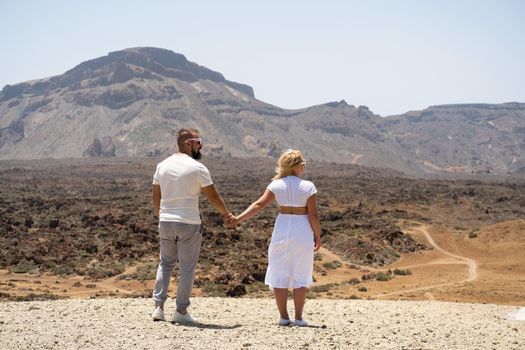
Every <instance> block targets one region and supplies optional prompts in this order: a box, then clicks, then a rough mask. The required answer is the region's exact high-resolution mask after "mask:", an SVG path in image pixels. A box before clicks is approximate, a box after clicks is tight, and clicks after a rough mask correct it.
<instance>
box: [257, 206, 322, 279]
mask: <svg viewBox="0 0 525 350" xmlns="http://www.w3.org/2000/svg"><path fill="white" fill-rule="evenodd" d="M313 265H314V233H313V231H312V227H311V226H310V221H309V220H308V216H307V215H292V214H279V215H278V216H277V219H276V220H275V226H274V228H273V233H272V240H271V242H270V246H269V248H268V270H267V271H266V277H265V280H264V283H266V284H267V285H269V286H270V288H301V287H308V286H310V285H311V284H312V283H313V279H312V273H313Z"/></svg>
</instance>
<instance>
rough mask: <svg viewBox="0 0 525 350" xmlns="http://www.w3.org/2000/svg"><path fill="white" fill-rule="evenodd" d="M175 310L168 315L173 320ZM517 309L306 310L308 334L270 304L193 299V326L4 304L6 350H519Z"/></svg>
mask: <svg viewBox="0 0 525 350" xmlns="http://www.w3.org/2000/svg"><path fill="white" fill-rule="evenodd" d="M173 307H174V305H173V303H170V304H169V305H167V307H166V308H167V312H168V314H169V315H170V316H171V312H172V311H173ZM516 309H517V308H516V307H512V306H502V305H492V304H485V305H482V304H461V303H447V302H438V301H421V302H414V301H364V300H309V301H308V302H307V305H306V310H305V314H306V318H307V319H308V320H309V321H310V327H308V328H299V327H292V326H290V327H279V326H277V325H276V324H275V321H276V316H277V315H276V309H275V306H274V304H273V300H271V299H247V298H244V299H232V298H229V299H226V298H225V299H223V298H194V299H193V305H192V310H191V311H192V313H193V316H194V317H195V318H196V319H197V320H198V321H199V322H200V323H198V324H195V325H191V326H184V325H175V324H171V323H169V322H153V321H151V320H150V312H151V311H152V310H151V301H150V300H146V299H93V300H59V301H42V302H38V301H34V302H9V303H1V304H0V344H1V345H0V346H1V348H2V349H28V348H31V349H101V348H106V349H131V348H133V349H152V348H182V349H195V348H199V349H239V348H257V349H284V348H292V349H298V348H301V349H304V348H311V349H330V348H333V349H335V348H339V349H340V348H347V349H367V348H374V349H516V350H518V349H523V348H524V347H525V322H524V321H516V320H508V319H507V315H508V314H509V313H510V312H513V311H516Z"/></svg>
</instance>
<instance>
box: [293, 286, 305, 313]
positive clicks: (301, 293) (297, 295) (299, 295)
mask: <svg viewBox="0 0 525 350" xmlns="http://www.w3.org/2000/svg"><path fill="white" fill-rule="evenodd" d="M305 301H306V287H301V288H294V290H293V302H294V305H295V319H296V320H302V319H303V308H304V303H305Z"/></svg>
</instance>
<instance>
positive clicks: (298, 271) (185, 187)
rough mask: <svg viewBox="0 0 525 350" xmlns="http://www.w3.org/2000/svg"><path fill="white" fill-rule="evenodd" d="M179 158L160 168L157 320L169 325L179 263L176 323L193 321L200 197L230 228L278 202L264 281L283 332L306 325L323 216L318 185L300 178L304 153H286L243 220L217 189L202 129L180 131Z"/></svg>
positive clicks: (157, 179)
mask: <svg viewBox="0 0 525 350" xmlns="http://www.w3.org/2000/svg"><path fill="white" fill-rule="evenodd" d="M177 145H178V147H179V152H178V153H175V154H173V155H172V156H170V157H168V158H166V159H165V160H163V161H162V162H160V163H159V164H158V165H157V169H156V171H155V175H154V176H153V209H154V213H155V215H157V216H158V217H159V236H160V241H159V242H160V263H159V267H158V269H157V277H156V281H155V287H154V290H153V299H154V300H155V310H154V311H153V315H152V317H153V320H155V321H159V320H164V319H165V318H164V303H165V302H166V300H167V292H168V287H169V283H170V277H171V274H172V272H173V268H174V267H175V264H176V263H177V260H178V262H179V272H180V273H179V282H178V285H177V296H176V305H177V309H176V311H175V313H174V316H173V318H172V322H177V323H191V322H194V320H193V318H192V317H191V316H190V314H189V313H188V311H187V309H188V306H189V305H190V294H191V290H192V286H193V280H194V277H195V267H196V266H197V262H198V259H199V255H200V249H201V241H202V233H201V219H200V213H199V206H198V202H199V195H200V193H201V192H202V193H204V195H205V196H206V198H207V199H208V200H209V201H210V203H211V204H212V206H213V207H214V208H215V209H216V210H217V211H218V212H219V213H220V214H221V215H222V216H223V218H224V222H225V225H226V227H228V228H233V227H235V226H236V225H238V224H240V223H242V222H243V221H246V220H248V219H250V218H252V217H253V216H255V215H256V214H257V213H259V212H260V211H261V210H263V209H264V208H266V207H267V206H268V205H269V204H270V203H272V202H273V201H274V200H275V201H276V202H277V204H278V205H279V215H278V216H277V218H276V220H275V225H274V229H273V233H272V238H271V242H270V246H269V248H268V269H267V271H266V277H265V283H266V284H267V285H268V286H269V287H270V288H271V289H272V290H273V293H274V296H275V301H276V304H277V308H278V310H279V315H280V318H279V321H278V324H279V325H281V326H288V325H291V324H293V325H296V326H307V325H308V323H307V321H306V320H304V319H303V307H304V303H305V300H306V292H307V287H308V286H309V285H310V284H312V283H313V280H312V273H313V255H314V251H316V250H318V249H319V247H320V244H321V237H320V224H319V217H318V214H317V206H316V196H315V194H316V193H317V190H316V188H315V186H314V184H313V183H312V182H310V181H306V180H303V179H301V178H300V176H301V175H302V173H303V172H304V167H305V165H306V162H305V160H304V159H303V157H302V155H301V152H299V151H297V150H287V151H285V152H284V153H283V154H282V155H281V157H280V158H279V161H278V167H277V169H276V175H275V176H274V178H273V179H272V182H271V183H270V184H269V185H268V187H266V190H265V191H264V193H263V194H262V196H261V197H260V198H259V199H257V200H256V201H255V202H253V203H252V204H251V205H250V206H249V207H248V208H247V209H246V210H245V211H244V212H243V213H241V214H240V215H238V216H234V215H233V214H231V213H230V212H229V211H228V210H227V209H226V206H225V204H224V201H223V199H222V197H221V196H220V194H219V193H218V192H217V190H216V189H215V186H214V185H213V182H212V180H211V176H210V172H209V171H208V169H207V168H206V167H205V166H204V165H203V164H202V163H200V162H198V161H197V160H198V159H200V158H201V153H200V150H201V148H202V143H201V138H200V133H199V131H198V130H196V129H182V130H180V131H179V132H178V136H177ZM288 289H292V295H293V300H294V306H295V317H294V320H293V321H292V320H291V319H290V317H289V315H288V311H287V305H286V304H287V301H288Z"/></svg>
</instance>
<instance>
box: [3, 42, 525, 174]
mask: <svg viewBox="0 0 525 350" xmlns="http://www.w3.org/2000/svg"><path fill="white" fill-rule="evenodd" d="M181 127H197V128H199V129H200V130H201V132H202V134H203V137H204V139H205V147H206V152H207V154H211V155H232V156H239V157H254V156H269V157H276V156H277V155H279V154H280V152H281V151H282V150H283V149H286V148H290V147H293V148H299V149H301V150H303V152H304V153H305V155H306V157H307V158H309V159H313V160H324V161H333V162H342V163H352V164H359V165H366V166H376V167H388V168H393V169H396V170H402V171H405V172H409V173H420V172H431V173H433V172H461V173H473V172H474V173H487V172H489V173H498V174H507V173H519V172H525V104H523V103H505V104H501V105H489V104H469V105H445V106H434V107H430V108H428V109H425V110H423V111H414V112H409V113H406V114H403V115H399V116H390V117H385V118H383V117H381V116H379V115H377V114H374V113H373V112H371V111H370V110H369V109H368V108H367V107H365V106H359V107H356V106H353V105H349V104H347V103H346V102H345V101H340V102H330V103H326V104H323V105H317V106H312V107H309V108H304V109H299V110H286V109H282V108H279V107H276V106H273V105H271V104H268V103H265V102H262V101H259V100H257V99H256V98H255V97H254V92H253V89H252V88H251V87H250V86H248V85H245V84H240V83H236V82H232V81H229V80H226V79H225V78H224V76H223V75H222V74H220V73H218V72H215V71H212V70H210V69H207V68H205V67H203V66H200V65H198V64H196V63H193V62H190V61H188V60H187V59H186V58H185V57H184V56H183V55H180V54H177V53H174V52H172V51H169V50H165V49H158V48H148V47H146V48H131V49H126V50H122V51H117V52H112V53H110V54H109V55H107V56H104V57H100V58H96V59H93V60H89V61H86V62H83V63H81V64H79V65H78V66H76V67H74V68H73V69H71V70H69V71H67V72H66V73H64V74H62V75H59V76H55V77H51V78H45V79H40V80H34V81H29V82H24V83H20V84H16V85H7V86H5V87H4V88H3V90H2V91H1V92H0V159H32V158H50V157H51V158H62V157H83V156H84V157H100V156H102V157H111V156H147V155H159V154H169V153H170V152H173V151H174V150H175V136H174V135H175V134H176V131H177V130H178V129H180V128H181Z"/></svg>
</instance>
